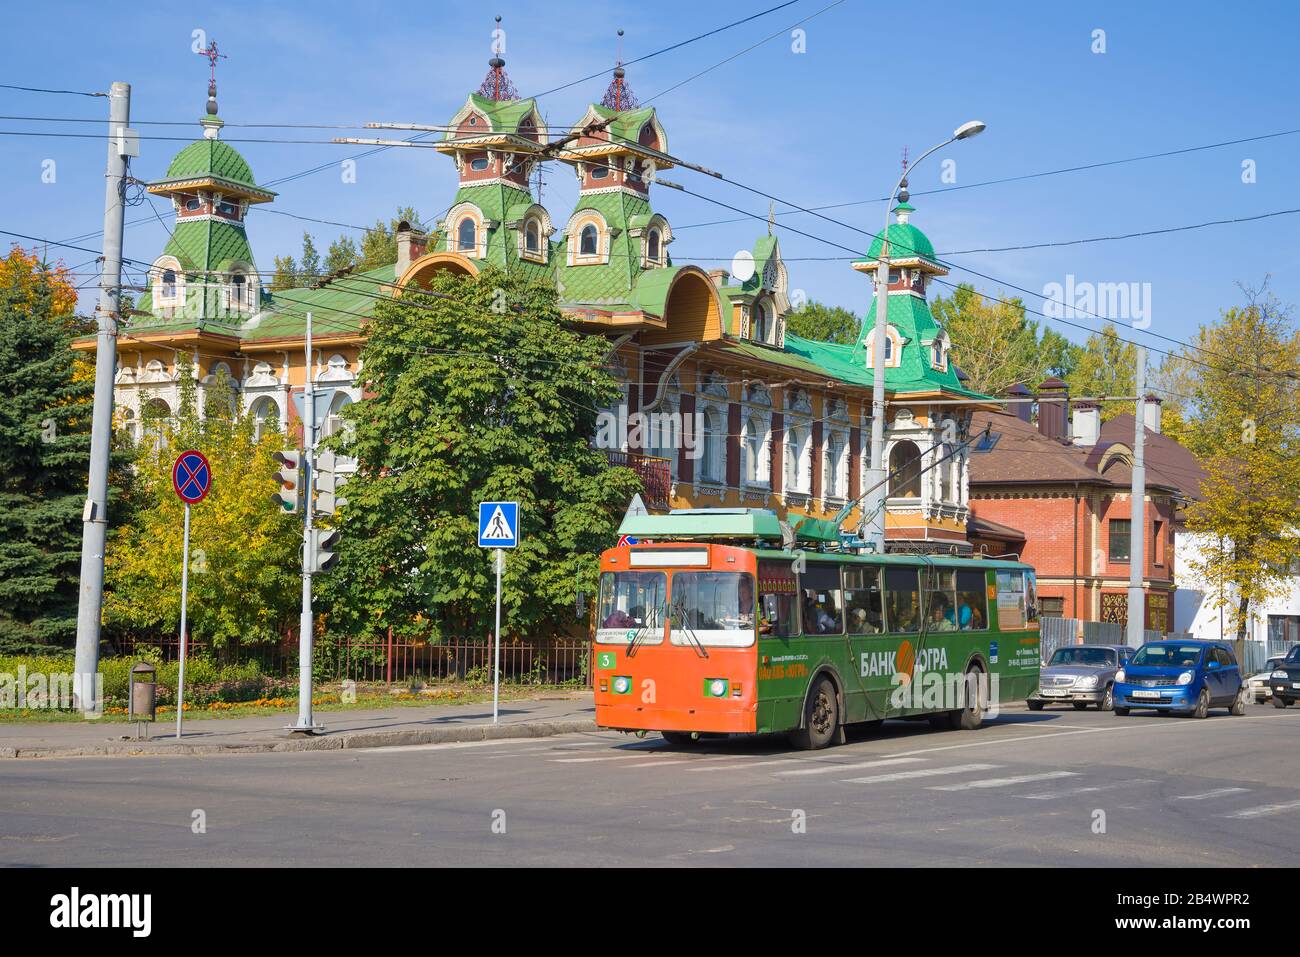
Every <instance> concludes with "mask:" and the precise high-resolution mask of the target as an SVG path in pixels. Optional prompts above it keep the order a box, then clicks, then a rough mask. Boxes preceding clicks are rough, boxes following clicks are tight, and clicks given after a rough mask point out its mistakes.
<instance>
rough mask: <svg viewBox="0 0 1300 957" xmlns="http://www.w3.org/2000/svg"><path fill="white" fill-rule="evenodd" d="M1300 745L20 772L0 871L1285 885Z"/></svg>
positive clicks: (905, 741) (954, 737)
mask: <svg viewBox="0 0 1300 957" xmlns="http://www.w3.org/2000/svg"><path fill="white" fill-rule="evenodd" d="M1298 734H1300V710H1297V709H1295V708H1292V709H1288V710H1286V711H1278V710H1275V709H1274V708H1272V707H1260V706H1251V707H1250V708H1249V709H1248V710H1247V713H1246V716H1244V717H1230V716H1228V715H1227V713H1226V712H1223V711H1217V712H1213V713H1212V714H1211V717H1210V718H1208V719H1207V720H1204V721H1197V720H1193V719H1186V718H1177V717H1156V716H1151V717H1146V716H1141V715H1133V716H1130V717H1127V718H1118V717H1116V716H1114V715H1112V714H1102V713H1098V712H1092V711H1089V712H1076V711H1073V710H1067V711H1061V710H1048V711H1044V712H1041V713H1037V714H1034V713H1029V712H1027V711H1023V710H1018V709H1017V710H1014V711H1010V712H1007V713H1004V714H1002V715H1001V716H1000V717H999V718H998V719H996V720H995V721H993V722H991V723H990V724H988V725H986V726H985V728H983V729H981V730H980V731H974V732H971V731H945V732H935V731H932V730H930V729H929V727H928V725H924V724H913V723H904V722H890V723H888V724H886V725H885V726H884V727H883V728H880V729H878V730H876V731H874V732H870V733H861V734H854V735H852V736H851V738H850V742H849V744H847V745H844V746H840V747H835V748H831V749H828V750H825V751H820V752H814V753H804V752H791V751H788V750H787V749H785V747H784V746H783V744H782V743H781V742H779V741H776V740H771V739H757V738H751V739H738V740H731V741H723V742H718V743H706V744H702V745H699V746H697V747H695V748H692V749H689V750H687V751H673V750H671V749H669V748H668V747H666V746H665V745H664V743H663V742H662V740H660V739H659V738H658V737H657V736H651V737H649V738H646V739H645V740H637V739H634V738H629V737H626V736H623V735H618V734H613V733H601V734H595V733H593V734H574V735H567V736H563V737H555V738H545V739H532V740H528V739H520V740H505V741H488V742H473V743H466V744H441V745H424V746H418V747H404V748H393V749H375V750H368V751H365V750H362V751H329V752H319V753H310V752H309V753H290V754H259V755H241V756H211V757H167V758H154V757H147V758H64V759H38V760H10V761H5V762H0V864H3V865H8V866H15V865H17V866H22V865H72V864H81V865H119V866H157V865H172V866H198V867H212V866H223V865H232V864H240V865H278V866H284V865H307V866H311V865H331V866H349V865H358V866H362V865H422V866H455V865H483V864H487V865H502V866H512V867H519V866H528V865H534V864H552V865H554V864H558V865H632V866H647V865H649V866H654V865H681V864H686V865H705V866H716V865H768V866H770V865H884V866H910V865H958V866H973V865H993V866H997V865H1036V864H1042V865H1070V866H1090V865H1118V866H1124V865H1185V866H1251V865H1295V864H1296V863H1297V861H1300V749H1298V748H1296V747H1295V741H1296V737H1297V735H1298ZM200 811H201V812H202V817H203V821H204V823H205V824H206V832H204V833H195V827H194V821H195V815H196V812H200ZM1099 812H1100V814H1099ZM1103 815H1104V820H1103ZM801 823H802V825H803V826H802V827H800V824H801ZM1099 823H1104V833H1096V832H1095V831H1096V829H1097V827H1098V824H1099ZM502 831H504V833H501V832H502Z"/></svg>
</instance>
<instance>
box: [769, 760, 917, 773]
mask: <svg viewBox="0 0 1300 957" xmlns="http://www.w3.org/2000/svg"><path fill="white" fill-rule="evenodd" d="M924 760H925V759H924V758H882V759H880V760H876V761H863V762H861V763H859V764H826V765H823V766H821V767H818V768H799V769H798V770H796V771H776V772H774V773H776V774H778V775H780V776H781V777H794V776H795V775H803V774H829V773H830V772H832V771H857V770H859V769H861V768H885V767H889V766H890V765H894V764H917V763H919V762H921V761H924Z"/></svg>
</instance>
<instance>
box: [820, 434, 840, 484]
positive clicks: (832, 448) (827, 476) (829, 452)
mask: <svg viewBox="0 0 1300 957" xmlns="http://www.w3.org/2000/svg"><path fill="white" fill-rule="evenodd" d="M842 452H843V446H842V445H841V443H840V440H839V439H838V438H837V437H836V436H834V435H832V436H831V437H830V438H829V439H828V440H827V442H826V455H825V462H824V464H823V466H822V467H823V470H824V471H823V473H822V474H823V480H824V490H823V493H822V494H823V495H824V497H826V498H843V497H844V489H843V488H842V487H841V483H840V456H841V454H842Z"/></svg>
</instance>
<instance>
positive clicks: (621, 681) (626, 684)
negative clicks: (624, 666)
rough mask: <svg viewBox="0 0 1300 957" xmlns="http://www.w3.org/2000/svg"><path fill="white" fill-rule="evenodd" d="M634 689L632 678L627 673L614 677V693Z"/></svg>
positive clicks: (622, 692) (623, 692)
mask: <svg viewBox="0 0 1300 957" xmlns="http://www.w3.org/2000/svg"><path fill="white" fill-rule="evenodd" d="M631 690H632V679H631V678H629V677H628V676H627V675H616V676H615V677H614V694H627V693H628V692H630V691H631Z"/></svg>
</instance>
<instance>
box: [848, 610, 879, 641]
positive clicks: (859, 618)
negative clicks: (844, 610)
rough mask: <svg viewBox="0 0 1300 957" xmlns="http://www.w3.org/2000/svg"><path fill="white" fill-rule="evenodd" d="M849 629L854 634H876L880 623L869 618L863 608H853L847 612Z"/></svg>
mask: <svg viewBox="0 0 1300 957" xmlns="http://www.w3.org/2000/svg"><path fill="white" fill-rule="evenodd" d="M849 631H850V632H852V633H853V634H855V635H878V634H880V625H879V624H878V623H876V622H873V621H871V620H870V619H869V617H868V615H867V610H866V609H865V608H854V609H853V610H851V611H850V612H849Z"/></svg>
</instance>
